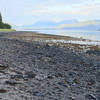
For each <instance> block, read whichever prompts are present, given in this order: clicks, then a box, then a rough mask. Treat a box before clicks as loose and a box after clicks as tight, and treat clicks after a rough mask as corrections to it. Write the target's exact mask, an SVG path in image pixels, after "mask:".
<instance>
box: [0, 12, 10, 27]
mask: <svg viewBox="0 0 100 100" xmlns="http://www.w3.org/2000/svg"><path fill="white" fill-rule="evenodd" d="M0 29H11V25H9V24H7V23H3V21H2V16H1V13H0Z"/></svg>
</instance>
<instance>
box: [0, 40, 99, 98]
mask: <svg viewBox="0 0 100 100" xmlns="http://www.w3.org/2000/svg"><path fill="white" fill-rule="evenodd" d="M64 45H65V44H64ZM66 45H67V44H66ZM0 100H100V50H99V49H96V48H93V49H88V50H83V51H82V50H81V51H80V50H79V51H78V50H74V49H71V48H69V47H67V46H66V47H65V46H64V47H62V46H61V47H60V46H57V45H55V44H54V45H49V44H48V43H40V42H39V43H38V42H32V43H31V42H25V41H23V40H15V39H4V38H1V39H0Z"/></svg>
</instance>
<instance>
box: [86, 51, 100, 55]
mask: <svg viewBox="0 0 100 100" xmlns="http://www.w3.org/2000/svg"><path fill="white" fill-rule="evenodd" d="M86 53H88V54H89V55H91V54H94V55H96V56H100V51H99V50H88V51H87V52H86Z"/></svg>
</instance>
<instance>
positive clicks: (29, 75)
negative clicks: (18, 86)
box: [25, 72, 36, 78]
mask: <svg viewBox="0 0 100 100" xmlns="http://www.w3.org/2000/svg"><path fill="white" fill-rule="evenodd" d="M35 76H36V74H34V73H33V72H27V73H25V78H35Z"/></svg>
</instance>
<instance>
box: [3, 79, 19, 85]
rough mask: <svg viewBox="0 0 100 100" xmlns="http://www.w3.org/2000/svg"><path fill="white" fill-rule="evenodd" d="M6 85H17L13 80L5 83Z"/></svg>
mask: <svg viewBox="0 0 100 100" xmlns="http://www.w3.org/2000/svg"><path fill="white" fill-rule="evenodd" d="M5 83H6V84H9V85H16V84H19V83H18V82H17V81H16V80H13V79H10V80H7V81H5Z"/></svg>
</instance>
